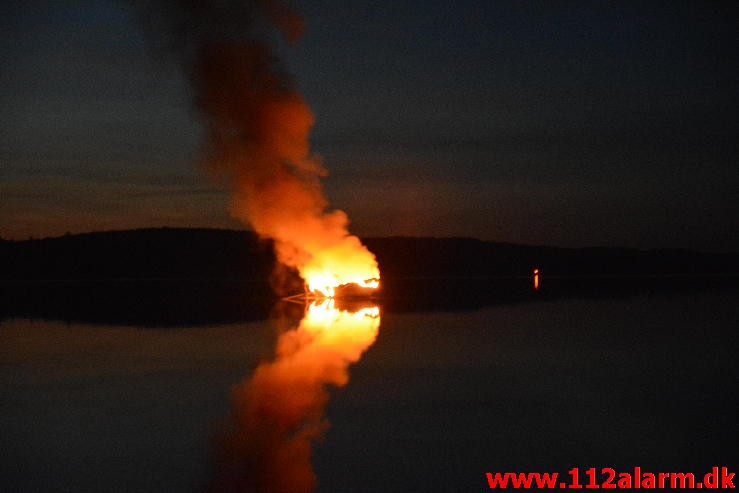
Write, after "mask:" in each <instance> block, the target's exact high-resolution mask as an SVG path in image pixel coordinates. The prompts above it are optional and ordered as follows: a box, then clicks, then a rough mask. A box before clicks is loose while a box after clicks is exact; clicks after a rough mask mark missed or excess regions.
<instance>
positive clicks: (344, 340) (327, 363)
mask: <svg viewBox="0 0 739 493" xmlns="http://www.w3.org/2000/svg"><path fill="white" fill-rule="evenodd" d="M379 326H380V312H379V308H378V307H376V306H372V307H368V308H363V309H361V310H359V311H356V312H348V311H344V310H339V309H337V308H336V307H335V305H334V300H330V299H327V300H324V301H322V302H320V303H319V302H317V303H314V304H312V305H310V306H309V307H308V309H307V311H306V312H305V315H304V317H303V319H302V320H301V321H300V325H299V326H298V327H297V329H295V330H288V331H286V332H284V333H283V334H282V335H280V337H279V339H278V341H277V348H276V358H275V360H274V361H271V362H268V363H263V364H261V365H259V367H258V368H257V369H256V371H255V372H254V374H253V375H252V377H251V378H250V379H249V380H246V381H245V382H243V383H241V384H240V385H239V386H238V387H236V389H235V390H234V393H233V423H232V425H233V427H232V429H231V430H230V432H229V434H228V436H226V437H225V439H224V440H223V442H222V443H221V447H220V450H219V454H220V455H219V456H218V465H219V471H218V477H217V478H216V481H215V484H214V486H215V488H214V489H215V490H216V491H229V492H239V491H254V492H259V493H278V492H279V493H308V492H310V491H313V489H314V488H315V485H316V476H315V473H314V472H313V468H312V466H311V449H312V445H313V443H314V442H315V440H316V439H318V438H320V437H321V436H322V434H323V432H324V431H325V429H326V428H327V427H328V422H327V421H326V419H325V417H324V416H323V410H324V407H325V405H326V402H327V401H328V397H329V396H328V392H327V389H326V386H327V385H335V386H343V385H346V383H347V382H348V381H349V373H348V371H347V369H348V366H349V365H350V364H351V363H354V362H356V361H358V360H359V359H360V357H361V355H362V354H363V353H364V352H365V351H366V350H367V348H369V347H370V346H371V345H372V344H373V343H374V341H375V339H376V337H377V333H378V330H379Z"/></svg>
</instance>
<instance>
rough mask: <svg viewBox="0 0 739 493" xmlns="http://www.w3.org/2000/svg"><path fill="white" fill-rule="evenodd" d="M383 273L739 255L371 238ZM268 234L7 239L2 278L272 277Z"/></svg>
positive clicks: (696, 268)
mask: <svg viewBox="0 0 739 493" xmlns="http://www.w3.org/2000/svg"><path fill="white" fill-rule="evenodd" d="M363 241H364V242H365V244H366V245H367V246H368V247H369V248H370V250H372V251H373V252H374V253H375V254H376V255H377V259H378V261H379V263H380V269H381V271H382V275H383V277H386V278H404V277H440V278H485V277H496V276H528V275H529V274H530V273H531V271H532V269H533V268H538V269H539V270H540V271H541V272H542V275H543V276H583V275H587V276H627V275H636V276H655V275H704V274H705V275H720V274H726V275H735V274H739V254H707V253H698V252H692V251H687V250H635V249H627V248H556V247H548V246H528V245H516V244H512V243H496V242H489V241H481V240H476V239H472V238H412V237H383V238H364V239H363ZM274 263H275V259H274V255H273V253H272V246H271V244H270V242H269V241H264V240H260V239H259V238H257V236H256V235H255V234H254V233H252V232H250V231H233V230H218V229H186V228H158V229H137V230H128V231H108V232H96V233H86V234H75V235H65V236H61V237H57V238H45V239H38V240H33V239H31V240H23V241H7V240H5V241H0V279H3V280H81V279H85V280H93V279H106V280H109V279H211V280H213V279H221V280H224V279H231V280H236V279H239V280H245V279H249V280H267V279H269V278H270V276H271V275H272V272H273V268H274Z"/></svg>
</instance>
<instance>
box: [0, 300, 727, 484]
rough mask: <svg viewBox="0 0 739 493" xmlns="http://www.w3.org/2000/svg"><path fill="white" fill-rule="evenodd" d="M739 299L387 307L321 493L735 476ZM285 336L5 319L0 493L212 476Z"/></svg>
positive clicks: (347, 402) (324, 464)
mask: <svg viewBox="0 0 739 493" xmlns="http://www.w3.org/2000/svg"><path fill="white" fill-rule="evenodd" d="M737 299H738V298H737V291H736V290H733V289H722V290H713V291H706V292H671V293H668V292H659V291H650V292H646V293H640V294H634V295H623V294H620V295H619V296H612V297H609V296H605V297H601V298H581V297H559V298H554V299H543V300H536V299H533V300H531V299H530V300H527V301H526V302H516V303H508V304H506V303H500V304H497V305H496V306H487V307H478V308H477V309H470V310H457V311H443V310H433V309H429V308H424V309H423V310H419V311H395V310H393V309H392V307H391V306H389V307H387V308H383V307H382V306H381V307H380V310H381V325H380V328H379V334H378V335H377V339H376V340H375V341H374V344H371V341H368V344H370V345H369V346H368V348H367V349H366V351H365V352H364V353H363V354H362V356H361V359H360V360H359V361H358V362H357V363H355V364H352V365H351V366H350V367H349V375H350V379H349V381H348V383H347V384H346V385H345V386H343V387H341V388H336V387H332V390H331V392H330V399H328V401H327V402H325V403H320V406H319V407H320V408H321V409H323V411H324V414H323V417H325V418H326V419H328V421H330V423H331V425H330V427H329V428H328V429H327V431H325V433H324V436H323V439H321V440H318V441H317V443H316V444H315V445H314V447H313V450H312V455H313V460H312V463H313V469H314V471H315V473H316V475H317V477H318V488H317V490H316V491H318V492H325V493H328V492H343V491H357V492H376V491H390V492H394V491H397V492H405V491H427V492H428V491H439V492H455V491H486V490H487V487H486V483H485V479H484V473H485V472H487V471H505V470H515V471H526V470H544V471H561V472H563V473H564V472H565V471H566V470H567V469H569V468H571V467H573V466H579V467H581V468H587V467H591V466H593V467H604V466H611V467H616V468H624V469H626V468H633V467H634V466H642V467H643V468H652V469H653V470H688V471H697V472H701V471H702V469H704V468H707V467H709V466H712V465H728V466H732V467H733V468H734V470H736V468H737V464H738V463H739V453H737V450H738V445H737V444H739V426H738V425H737V416H738V415H739V398H738V397H737V388H739V386H738V385H737V384H738V383H739V363H738V362H737V356H736V354H737V348H739V344H738V342H739V335H738V334H737V327H739V304H738V303H737ZM283 325H284V324H283ZM287 325H288V326H289V327H291V328H292V329H291V330H293V331H294V329H295V327H296V326H297V321H296V322H294V323H293V324H292V325H290V324H287ZM285 328H286V327H285V326H283V327H282V328H281V329H279V328H276V327H275V326H274V324H272V323H270V322H268V321H265V320H263V321H259V320H258V321H247V322H237V323H229V324H219V325H207V326H196V327H175V328H172V327H170V328H146V327H139V326H111V325H98V324H89V323H64V322H58V321H48V320H40V319H37V320H30V319H25V318H17V319H6V320H4V321H2V322H0V340H1V341H2V342H1V344H0V390H1V391H2V394H1V395H2V398H1V400H0V450H2V455H3V460H2V461H1V462H0V483H2V484H3V485H4V487H3V490H4V491H14V492H31V491H75V492H86V491H90V492H93V491H94V492H102V491H112V492H118V491H121V492H122V491H142V492H144V491H152V492H164V491H172V492H187V491H203V490H204V489H205V488H206V487H212V486H213V478H214V476H215V475H218V474H219V472H218V471H219V467H220V466H219V465H218V462H219V460H222V457H221V455H219V448H220V447H221V446H222V439H223V434H224V430H229V429H230V428H228V426H225V425H224V424H225V423H228V419H227V418H228V416H229V415H231V413H232V412H233V410H234V406H233V404H232V401H231V393H232V392H233V391H234V389H238V388H239V386H241V388H244V387H243V386H244V385H245V383H246V382H249V381H250V380H249V379H250V378H252V376H253V373H254V371H255V370H256V369H257V368H258V367H259V365H260V363H263V362H265V361H267V362H269V361H272V360H273V358H274V353H275V344H276V343H277V340H278V335H279V334H280V333H283V334H284V332H281V330H282V331H284V330H285ZM346 364H348V362H347V363H346ZM300 371H301V372H304V369H301V370H300ZM332 378H333V377H332ZM314 418H315V416H312V417H311V416H307V417H306V416H303V417H301V418H300V419H306V420H308V421H310V420H311V419H314ZM219 437H220V438H219ZM217 457H221V459H218V460H217V459H216V458H217ZM282 470H284V471H289V468H288V466H287V465H286V466H285V467H284V468H283V469H282ZM269 473H270V474H279V472H273V471H269Z"/></svg>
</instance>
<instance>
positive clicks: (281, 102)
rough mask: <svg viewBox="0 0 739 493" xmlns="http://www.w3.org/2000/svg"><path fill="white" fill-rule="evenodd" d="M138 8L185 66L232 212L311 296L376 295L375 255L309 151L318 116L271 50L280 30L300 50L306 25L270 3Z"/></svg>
mask: <svg viewBox="0 0 739 493" xmlns="http://www.w3.org/2000/svg"><path fill="white" fill-rule="evenodd" d="M139 7H140V16H141V19H142V22H143V24H144V26H145V28H146V31H147V32H148V33H149V35H150V36H151V37H152V38H153V39H154V41H155V42H156V43H157V44H159V45H165V46H167V47H168V48H169V50H170V52H172V53H176V54H177V55H178V56H179V57H181V59H182V61H183V63H184V64H185V67H186V70H187V72H188V74H189V76H190V79H191V81H192V85H193V89H194V92H195V106H196V108H197V110H198V113H199V115H200V116H201V118H202V120H203V123H204V125H205V142H204V144H203V156H204V160H205V163H206V165H207V167H208V168H209V169H210V170H211V171H212V173H213V174H214V175H215V177H216V178H217V179H218V180H219V181H222V182H225V183H227V184H228V187H229V188H230V189H231V192H232V197H233V200H232V206H231V213H232V214H233V215H234V216H235V217H237V218H238V219H240V220H241V221H243V222H244V223H245V224H247V225H249V226H251V227H252V228H253V229H254V230H255V231H256V232H257V233H258V234H259V235H260V236H262V237H265V238H270V239H272V240H274V244H275V250H276V254H277V259H278V260H279V261H280V262H281V263H282V264H284V265H287V266H289V267H293V268H295V269H297V270H298V272H299V273H300V275H301V277H303V279H304V280H305V281H306V283H307V285H308V286H309V288H310V289H311V290H316V291H321V292H322V293H324V294H331V293H332V292H333V289H334V288H335V287H337V286H339V285H342V284H349V283H355V284H358V285H360V286H364V287H375V286H376V280H377V279H379V277H380V273H379V269H378V267H377V262H376V260H375V257H374V255H373V254H372V253H371V252H369V250H367V248H366V247H365V246H364V245H362V244H361V242H360V241H359V239H358V238H357V237H356V236H352V235H350V234H349V231H348V222H349V221H348V218H347V216H346V214H345V213H344V212H343V211H340V210H331V209H329V208H328V202H327V200H326V198H325V197H324V195H323V190H322V187H321V183H320V180H319V179H320V177H321V176H324V175H325V174H326V170H325V169H324V168H323V166H322V165H321V163H320V159H319V158H318V157H317V156H315V155H313V154H312V153H311V150H310V144H309V134H310V130H311V127H312V125H313V120H314V118H313V114H312V112H311V111H310V108H308V105H307V104H306V102H305V100H304V99H303V97H302V95H301V94H300V93H299V92H298V91H297V90H296V87H295V84H294V83H293V81H292V79H291V78H290V77H289V75H288V74H287V73H286V71H285V70H283V69H282V68H281V66H280V64H279V61H278V60H277V59H276V57H275V55H274V50H272V48H271V46H270V43H269V42H268V40H269V36H270V35H271V34H272V33H274V32H275V31H276V32H278V33H281V35H282V36H283V37H284V38H285V39H286V40H287V41H288V42H290V43H295V42H297V40H298V38H299V37H300V35H301V33H302V31H303V23H302V20H301V19H300V17H299V16H298V15H297V14H295V13H294V12H293V11H291V10H290V9H288V8H287V7H286V6H285V5H283V4H282V3H280V2H277V1H265V0H262V1H240V2H236V1H225V0H224V1H217V2H194V1H184V0H170V1H159V2H152V3H145V4H139ZM370 280H372V281H370Z"/></svg>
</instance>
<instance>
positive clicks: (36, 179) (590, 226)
mask: <svg viewBox="0 0 739 493" xmlns="http://www.w3.org/2000/svg"><path fill="white" fill-rule="evenodd" d="M291 4H292V5H294V6H295V7H297V9H298V10H299V11H301V12H302V13H303V15H304V17H305V19H306V24H307V32H306V35H305V37H304V39H303V40H302V42H301V45H300V47H299V48H298V49H297V50H295V51H291V52H289V51H287V50H284V51H286V53H285V61H286V64H287V66H288V68H289V69H290V71H291V72H292V73H293V75H294V76H295V78H296V80H297V81H298V83H299V86H300V88H301V89H302V91H303V92H304V94H305V96H306V98H307V100H308V102H309V103H310V104H311V106H312V108H313V110H314V112H315V114H316V119H317V120H316V126H315V128H314V132H313V139H312V141H313V144H314V148H315V150H316V151H317V152H319V153H320V154H322V155H323V156H324V159H325V165H326V166H327V167H328V168H329V170H330V172H331V175H330V176H329V177H328V178H327V179H326V180H325V185H326V191H327V194H328V195H329V197H330V199H331V200H332V204H333V205H334V206H335V207H338V208H342V209H344V210H346V211H347V212H348V213H349V214H350V217H351V218H352V222H353V226H352V229H353V231H354V232H356V233H358V234H360V235H433V236H473V237H478V238H482V239H489V240H501V241H513V242H523V243H535V244H552V245H560V246H595V245H608V246H631V247H640V248H654V247H666V246H672V247H685V248H696V249H701V250H709V251H724V250H739V227H738V226H737V223H738V221H737V218H738V217H739V162H738V159H737V156H738V155H739V154H738V152H737V151H738V150H739V144H737V142H738V141H739V122H738V119H737V115H739V111H738V110H739V89H738V88H739V29H737V26H738V25H739V24H738V21H739V8H738V7H737V6H736V5H737V4H736V3H735V2H725V3H720V2H679V1H671V2H643V1H639V2H620V1H611V2H600V1H592V2H574V1H570V2H543V1H542V2H523V1H505V2H504V1H495V0H479V1H460V2H448V1H429V0H425V1H420V0H416V1H411V0H399V1H393V2H379V1H365V2H361V3H360V2H346V1H325V2H309V1H308V0H301V1H294V2H291ZM0 43H1V45H0V48H1V53H2V55H0V56H1V57H2V58H1V60H2V61H1V64H0V81H1V83H2V86H1V87H2V89H1V90H0V110H1V111H2V116H3V118H2V120H1V121H0V235H2V237H4V238H26V237H28V236H31V235H33V236H35V237H41V236H47V235H57V234H63V233H64V232H66V231H71V232H83V231H90V230H98V229H123V228H130V227H144V226H164V225H166V226H209V227H239V224H238V223H236V222H235V221H234V220H233V219H230V218H229V215H228V197H227V195H226V194H225V193H224V192H221V191H220V190H219V189H218V188H217V187H216V186H215V185H214V184H213V183H211V182H210V180H209V179H208V178H207V176H206V174H205V173H203V172H202V171H201V170H199V169H198V166H197V164H196V161H197V155H198V146H199V139H200V131H201V127H200V124H199V123H198V121H197V117H196V115H195V113H194V111H193V110H192V109H191V108H192V107H191V93H190V89H189V87H188V84H187V81H186V79H185V77H184V76H183V74H182V70H181V66H180V65H179V64H178V63H177V62H176V61H174V60H172V59H169V58H167V57H166V56H164V55H163V54H162V53H160V52H158V51H157V50H156V49H154V48H152V47H151V46H149V44H148V43H147V40H146V39H145V38H144V35H143V34H142V32H141V29H140V27H139V25H138V23H137V21H136V19H135V16H134V13H133V11H132V10H131V9H130V8H128V7H126V5H125V4H124V3H120V2H108V1H94V2H93V1H79V2H67V3H66V4H65V3H63V2H51V1H49V2H39V1H29V2H3V4H2V6H0ZM283 48H284V47H283Z"/></svg>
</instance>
